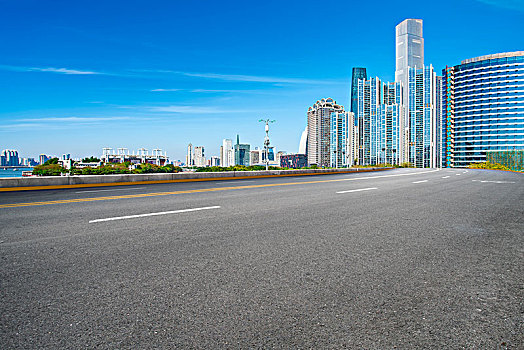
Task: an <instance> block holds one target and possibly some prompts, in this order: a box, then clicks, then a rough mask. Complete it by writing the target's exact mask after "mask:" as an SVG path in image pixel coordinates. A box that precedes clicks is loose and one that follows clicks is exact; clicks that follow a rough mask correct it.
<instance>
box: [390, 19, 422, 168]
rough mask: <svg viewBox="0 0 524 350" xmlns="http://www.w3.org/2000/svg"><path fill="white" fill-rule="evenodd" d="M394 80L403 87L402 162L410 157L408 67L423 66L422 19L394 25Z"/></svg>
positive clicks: (420, 67) (400, 124) (400, 121)
mask: <svg viewBox="0 0 524 350" xmlns="http://www.w3.org/2000/svg"><path fill="white" fill-rule="evenodd" d="M395 34H396V36H395V82H397V83H401V84H402V88H403V96H402V104H403V108H402V111H401V113H402V116H401V118H400V120H399V127H400V133H401V141H400V143H401V146H400V148H401V150H400V159H401V161H402V162H405V161H408V160H409V159H410V155H409V150H410V149H409V138H410V136H409V132H410V130H409V111H410V106H409V105H410V98H409V96H410V84H409V68H419V69H422V68H424V37H423V36H422V20H421V19H411V18H410V19H406V20H404V21H402V22H401V23H399V24H398V25H397V26H396V27H395Z"/></svg>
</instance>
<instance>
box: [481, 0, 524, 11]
mask: <svg viewBox="0 0 524 350" xmlns="http://www.w3.org/2000/svg"><path fill="white" fill-rule="evenodd" d="M477 1H478V2H481V3H483V4H487V5H491V6H496V7H502V8H507V9H511V10H520V11H524V1H522V0H477Z"/></svg>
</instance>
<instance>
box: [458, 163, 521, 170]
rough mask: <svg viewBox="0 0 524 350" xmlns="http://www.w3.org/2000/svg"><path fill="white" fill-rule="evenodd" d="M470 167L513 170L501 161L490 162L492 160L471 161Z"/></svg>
mask: <svg viewBox="0 0 524 350" xmlns="http://www.w3.org/2000/svg"><path fill="white" fill-rule="evenodd" d="M468 168H470V169H491V170H511V169H510V168H508V167H507V166H505V165H502V164H499V163H490V162H483V163H471V164H470V165H469V166H468Z"/></svg>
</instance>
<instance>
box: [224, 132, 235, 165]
mask: <svg viewBox="0 0 524 350" xmlns="http://www.w3.org/2000/svg"><path fill="white" fill-rule="evenodd" d="M220 163H221V164H222V166H223V167H225V168H227V167H230V166H233V165H235V152H234V150H233V141H232V140H231V139H224V140H222V155H221V158H220Z"/></svg>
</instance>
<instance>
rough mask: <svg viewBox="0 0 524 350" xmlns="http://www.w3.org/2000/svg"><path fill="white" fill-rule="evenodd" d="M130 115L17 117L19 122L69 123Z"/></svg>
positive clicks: (97, 120)
mask: <svg viewBox="0 0 524 350" xmlns="http://www.w3.org/2000/svg"><path fill="white" fill-rule="evenodd" d="M129 119H132V118H130V117H45V118H26V119H19V121H21V122H70V123H75V122H78V123H85V122H101V121H113V120H129Z"/></svg>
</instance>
